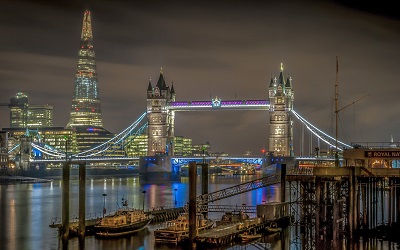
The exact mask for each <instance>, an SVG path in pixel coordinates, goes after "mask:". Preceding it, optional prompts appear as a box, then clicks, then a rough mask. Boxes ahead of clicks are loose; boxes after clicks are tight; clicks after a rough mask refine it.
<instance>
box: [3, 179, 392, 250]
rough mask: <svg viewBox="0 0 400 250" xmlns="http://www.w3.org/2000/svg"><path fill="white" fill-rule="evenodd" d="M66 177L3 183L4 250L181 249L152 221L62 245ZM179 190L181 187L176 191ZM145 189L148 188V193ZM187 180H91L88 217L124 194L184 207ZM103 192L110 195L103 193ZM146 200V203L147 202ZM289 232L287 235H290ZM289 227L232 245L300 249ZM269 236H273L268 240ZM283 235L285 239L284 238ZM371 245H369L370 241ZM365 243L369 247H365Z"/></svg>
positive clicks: (238, 200) (234, 201)
mask: <svg viewBox="0 0 400 250" xmlns="http://www.w3.org/2000/svg"><path fill="white" fill-rule="evenodd" d="M259 177H260V176H233V177H232V176H231V177H215V176H213V177H211V178H210V182H209V192H213V191H216V190H220V189H223V188H227V187H230V186H234V185H237V184H240V183H243V182H246V181H250V180H252V179H256V178H259ZM61 184H62V183H61V180H54V181H52V182H50V183H39V184H16V185H3V186H0V249H7V250H19V249H35V250H37V249H96V250H101V249H180V248H179V247H174V246H167V245H157V246H156V247H155V245H154V236H153V231H154V230H155V229H157V228H160V227H161V225H160V224H158V225H150V226H149V227H148V228H147V229H145V230H143V231H141V232H138V233H137V234H135V235H133V236H131V237H126V238H121V239H112V240H106V239H97V238H95V237H94V236H89V237H86V238H85V241H84V242H79V240H78V238H73V239H71V240H69V241H68V245H67V246H66V245H64V246H63V244H62V242H61V241H60V240H59V238H58V235H57V230H56V229H52V228H50V227H49V224H50V223H51V219H52V218H53V217H61V206H62V205H61V186H62V185H61ZM197 184H198V185H197V194H200V193H201V180H200V178H198V179H197ZM175 189H176V191H175ZM78 190H79V186H78V180H77V179H73V180H71V190H70V217H71V218H74V217H77V215H78V214H79V213H78V195H79V193H78ZM143 191H146V193H145V194H144V193H143ZM188 192H189V185H188V178H187V177H184V178H182V180H181V182H169V183H168V182H167V183H158V184H141V183H140V180H139V178H138V177H121V178H120V177H107V178H88V179H87V182H86V215H87V217H88V216H89V215H90V216H94V215H97V216H100V215H101V214H102V210H103V206H104V204H105V207H106V210H107V213H112V212H114V211H115V210H117V209H118V208H120V207H121V200H122V198H124V199H127V200H128V203H129V206H133V207H136V208H142V207H143V204H144V208H145V209H146V210H147V209H153V208H159V207H171V206H174V204H175V201H176V203H177V206H183V205H184V204H186V203H187V202H188V196H189V195H188ZM103 194H107V196H106V197H105V203H104V197H103ZM279 194H280V188H279V186H271V187H267V188H261V189H257V190H254V191H251V192H247V193H244V194H241V195H237V196H233V197H230V198H227V199H224V200H221V201H216V202H214V203H213V204H215V205H218V204H223V205H242V204H246V205H251V206H255V205H257V204H261V203H263V202H271V201H279V199H280V197H279ZM143 201H144V202H143ZM209 216H210V218H213V219H218V218H220V217H221V214H218V213H210V215H209ZM285 235H286V236H285ZM288 235H290V234H289V233H288V232H287V231H286V232H285V234H283V235H282V236H279V235H278V237H276V236H275V238H273V237H270V236H265V238H263V239H262V242H263V243H261V242H257V243H253V244H250V245H245V246H242V245H235V246H232V247H229V248H228V249H232V250H233V249H301V248H300V247H298V246H296V245H290V244H289V236H288ZM267 237H269V238H267ZM282 238H283V239H282ZM368 244H369V245H368ZM368 244H361V246H360V247H357V249H370V247H371V245H370V244H373V246H374V247H375V249H389V248H388V247H391V246H392V245H388V244H389V243H388V242H377V243H373V242H372V243H368ZM363 245H364V246H363Z"/></svg>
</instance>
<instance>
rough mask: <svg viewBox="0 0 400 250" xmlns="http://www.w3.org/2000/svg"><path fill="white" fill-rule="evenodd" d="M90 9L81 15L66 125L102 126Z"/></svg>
mask: <svg viewBox="0 0 400 250" xmlns="http://www.w3.org/2000/svg"><path fill="white" fill-rule="evenodd" d="M92 43H93V35H92V20H91V15H90V11H89V10H86V11H85V13H84V16H83V25H82V34H81V44H80V49H79V52H78V65H77V70H76V74H75V87H74V94H73V99H72V106H71V113H70V119H69V122H68V125H67V127H68V128H70V127H77V126H97V127H103V120H102V117H101V108H100V97H99V86H98V81H97V71H96V61H95V53H94V50H93V44H92Z"/></svg>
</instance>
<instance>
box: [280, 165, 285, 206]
mask: <svg viewBox="0 0 400 250" xmlns="http://www.w3.org/2000/svg"><path fill="white" fill-rule="evenodd" d="M285 201H286V164H281V202H285Z"/></svg>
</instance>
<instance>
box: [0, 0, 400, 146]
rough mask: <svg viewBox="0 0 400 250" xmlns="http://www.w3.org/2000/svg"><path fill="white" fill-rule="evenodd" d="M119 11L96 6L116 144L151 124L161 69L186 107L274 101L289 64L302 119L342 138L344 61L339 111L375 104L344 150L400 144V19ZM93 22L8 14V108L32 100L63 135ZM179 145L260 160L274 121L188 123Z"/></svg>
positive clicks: (173, 6)
mask: <svg viewBox="0 0 400 250" xmlns="http://www.w3.org/2000/svg"><path fill="white" fill-rule="evenodd" d="M116 3H117V4H111V3H107V2H106V1H96V2H93V3H92V4H91V5H90V10H91V12H92V25H93V36H94V47H95V50H96V63H97V72H98V77H99V89H100V99H101V102H102V115H103V122H104V127H105V128H106V129H107V130H109V131H111V132H114V133H118V132H120V131H122V130H123V129H124V128H126V127H127V126H129V125H130V124H131V123H132V122H133V121H135V120H136V119H137V117H139V116H140V115H141V114H142V113H143V112H145V109H146V90H147V85H148V79H149V77H151V78H152V79H153V81H155V80H156V79H157V76H158V74H159V70H160V68H161V67H163V71H164V75H165V78H166V81H167V83H168V84H169V85H171V83H172V81H173V82H174V87H175V92H176V100H177V101H180V100H182V101H185V100H210V99H211V98H215V97H216V96H218V97H219V98H221V99H223V100H228V99H268V84H269V81H270V79H271V76H278V75H279V72H280V64H281V63H283V65H284V73H285V74H290V76H291V77H292V78H293V89H294V91H295V93H296V94H295V99H294V109H295V110H296V111H297V112H298V113H300V114H301V115H302V116H304V117H305V118H306V119H308V120H309V121H310V122H311V123H313V124H314V125H316V126H317V127H318V128H320V129H322V130H324V131H326V132H328V133H329V134H331V135H334V130H333V129H334V120H333V119H332V118H333V117H334V108H333V105H332V104H333V98H334V85H335V77H336V66H335V64H336V61H335V60H336V56H338V58H339V74H338V80H339V93H340V97H341V98H340V99H339V108H341V107H345V106H346V105H348V104H351V103H352V102H354V101H356V100H357V99H359V98H361V97H363V96H365V95H368V94H370V96H369V97H368V98H365V99H364V100H362V101H360V102H356V103H355V104H354V105H350V106H349V107H348V108H346V109H343V110H342V111H340V116H341V118H342V120H341V130H342V131H339V139H340V140H343V141H345V142H360V141H386V142H387V141H389V140H390V138H391V136H393V138H394V140H395V141H400V133H399V131H398V129H397V127H398V126H397V125H398V123H399V118H398V117H397V114H396V111H397V110H396V107H397V106H399V101H398V100H397V98H396V96H397V92H398V87H397V85H396V82H397V81H398V80H397V75H398V74H397V71H396V70H397V67H396V66H399V63H398V62H397V58H399V54H400V32H399V30H400V28H399V27H400V21H399V18H398V16H397V17H396V16H395V17H388V16H383V15H379V14H376V13H368V12H363V11H359V10H356V9H353V8H350V7H347V6H344V5H340V4H337V3H335V2H330V1H326V2H322V3H314V2H308V1H306V2H303V3H302V4H298V3H294V2H283V3H282V2H279V3H275V2H268V1H267V2H266V3H261V2H251V4H244V3H241V2H234V3H230V2H222V3H219V4H213V5H205V4H197V5H188V4H184V3H179V4H178V3H176V2H171V3H169V4H167V3H162V2H156V4H148V5H147V4H138V5H134V4H129V3H128V2H124V1H117V2H116ZM28 10H36V11H28ZM84 10H85V6H84V4H80V3H78V2H75V1H71V3H69V4H68V5H62V4H59V3H50V2H46V1H39V3H34V2H33V1H16V2H15V1H13V2H11V1H10V2H7V4H6V5H5V8H2V10H0V14H1V15H0V16H1V17H0V20H1V24H0V31H2V33H3V34H9V35H8V37H7V39H4V41H1V42H0V48H1V50H0V64H1V65H2V69H3V72H2V73H1V74H0V81H1V82H2V84H1V94H0V99H1V102H3V103H4V102H7V101H8V100H9V99H10V97H12V96H13V95H15V93H16V92H18V91H26V92H27V94H28V95H29V97H30V100H32V103H47V104H49V105H53V106H54V126H63V127H65V125H66V124H67V122H68V118H69V110H70V107H71V98H72V95H73V85H74V77H75V75H74V73H75V70H76V58H77V48H78V46H79V42H80V39H79V37H80V32H81V21H82V17H83V13H84ZM28 23H29V25H28ZM28 26H29V28H28ZM125 107H128V108H125ZM0 116H1V117H2V119H1V121H0V127H1V128H3V127H8V124H9V121H8V116H9V110H8V109H7V108H5V107H3V108H2V109H1V110H0ZM229 127H230V128H229ZM299 131H300V129H299V128H297V129H296V128H295V130H294V133H295V145H294V147H295V148H297V150H295V151H298V148H299V145H298V144H299V140H298V139H296V136H297V138H298V137H299ZM175 134H176V135H181V136H184V137H188V138H193V142H194V143H195V144H199V143H204V142H206V141H209V142H210V143H211V145H212V151H225V152H229V153H238V154H239V153H244V151H246V150H247V149H249V150H250V151H253V153H256V152H255V151H258V150H260V149H261V148H263V147H264V148H266V147H267V146H268V144H267V141H268V138H267V136H268V113H266V114H264V115H263V114H262V113H260V112H259V111H246V112H238V111H236V112H233V111H229V112H228V111H227V112H218V113H217V112H204V113H198V112H193V113H187V112H179V113H178V114H177V115H176V124H175ZM227 138H229V139H227Z"/></svg>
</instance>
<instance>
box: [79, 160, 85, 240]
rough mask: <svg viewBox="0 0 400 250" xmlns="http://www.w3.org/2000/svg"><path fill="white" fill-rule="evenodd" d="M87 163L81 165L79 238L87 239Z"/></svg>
mask: <svg viewBox="0 0 400 250" xmlns="http://www.w3.org/2000/svg"><path fill="white" fill-rule="evenodd" d="M85 202H86V163H85V162H83V163H82V162H81V163H79V232H78V234H79V237H80V238H81V239H84V238H85V230H86V224H85V223H86V218H85V212H86V204H85Z"/></svg>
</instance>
